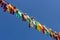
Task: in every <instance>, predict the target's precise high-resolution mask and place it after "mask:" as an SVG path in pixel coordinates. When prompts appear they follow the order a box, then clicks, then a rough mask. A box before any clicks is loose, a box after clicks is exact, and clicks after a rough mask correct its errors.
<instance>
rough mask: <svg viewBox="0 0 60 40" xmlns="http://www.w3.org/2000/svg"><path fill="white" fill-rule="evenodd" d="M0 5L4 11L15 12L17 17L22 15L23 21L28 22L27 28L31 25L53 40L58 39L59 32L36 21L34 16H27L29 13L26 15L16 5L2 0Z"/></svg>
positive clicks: (59, 38) (59, 37)
mask: <svg viewBox="0 0 60 40" xmlns="http://www.w3.org/2000/svg"><path fill="white" fill-rule="evenodd" d="M0 7H3V9H4V12H6V11H8V12H9V13H10V14H12V15H14V14H16V16H17V17H18V18H20V17H22V19H23V21H27V22H28V23H29V28H30V27H32V28H34V29H36V30H38V31H39V32H40V31H41V32H42V33H43V34H47V35H49V36H50V37H52V38H54V39H55V40H60V32H58V33H57V32H55V31H53V30H52V29H51V28H49V29H47V28H46V26H45V25H42V24H41V23H40V22H38V21H36V20H35V19H34V17H29V15H27V14H26V13H24V12H21V11H20V10H19V9H17V8H16V6H13V5H11V4H10V3H7V2H6V1H4V0H0Z"/></svg>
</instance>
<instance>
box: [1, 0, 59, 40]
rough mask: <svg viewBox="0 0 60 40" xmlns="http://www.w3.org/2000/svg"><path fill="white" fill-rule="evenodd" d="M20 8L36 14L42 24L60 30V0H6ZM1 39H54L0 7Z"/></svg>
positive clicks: (29, 13) (31, 14) (33, 14)
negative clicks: (29, 26)
mask: <svg viewBox="0 0 60 40" xmlns="http://www.w3.org/2000/svg"><path fill="white" fill-rule="evenodd" d="M6 1H7V2H10V3H11V4H13V5H15V6H16V7H17V8H18V9H19V10H22V11H23V12H26V13H27V14H28V15H30V16H34V17H35V19H36V20H37V21H39V22H40V23H41V24H44V25H46V27H47V28H52V29H53V30H54V31H57V32H59V31H60V0H6ZM0 40H54V39H53V38H51V37H49V36H47V35H44V34H42V33H41V32H38V31H36V30H34V29H32V28H30V29H29V28H28V23H27V22H24V21H22V19H21V18H20V19H18V18H17V17H16V16H15V15H14V16H13V15H11V14H9V12H5V13H4V12H3V9H2V8H0Z"/></svg>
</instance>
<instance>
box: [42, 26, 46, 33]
mask: <svg viewBox="0 0 60 40" xmlns="http://www.w3.org/2000/svg"><path fill="white" fill-rule="evenodd" d="M45 30H46V29H45V27H44V25H42V32H43V33H44V34H45Z"/></svg>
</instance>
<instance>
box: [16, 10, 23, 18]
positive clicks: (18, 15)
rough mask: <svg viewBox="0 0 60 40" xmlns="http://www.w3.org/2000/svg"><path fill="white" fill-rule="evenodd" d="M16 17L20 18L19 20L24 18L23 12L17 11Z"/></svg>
mask: <svg viewBox="0 0 60 40" xmlns="http://www.w3.org/2000/svg"><path fill="white" fill-rule="evenodd" d="M16 16H17V17H18V18H20V17H21V16H22V12H20V11H18V10H17V11H16Z"/></svg>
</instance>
